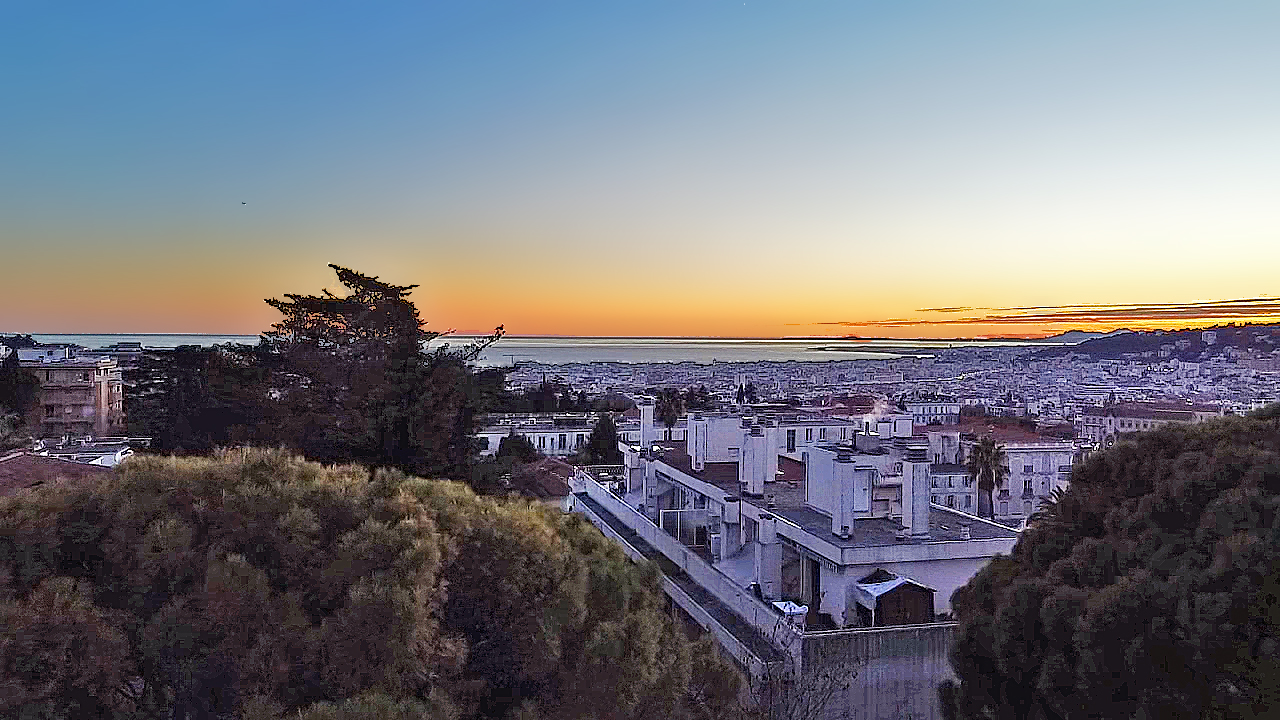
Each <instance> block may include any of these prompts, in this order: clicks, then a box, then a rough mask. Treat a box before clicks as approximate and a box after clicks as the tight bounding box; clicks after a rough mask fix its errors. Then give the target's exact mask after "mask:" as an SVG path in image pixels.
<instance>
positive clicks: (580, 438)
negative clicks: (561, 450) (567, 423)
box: [574, 433, 587, 447]
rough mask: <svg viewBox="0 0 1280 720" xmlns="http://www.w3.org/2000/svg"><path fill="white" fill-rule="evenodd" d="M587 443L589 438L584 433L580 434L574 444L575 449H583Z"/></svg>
mask: <svg viewBox="0 0 1280 720" xmlns="http://www.w3.org/2000/svg"><path fill="white" fill-rule="evenodd" d="M586 441H587V436H586V435H585V434H583V433H578V437H577V439H576V441H575V443H574V447H582V444H583V443H585V442H586Z"/></svg>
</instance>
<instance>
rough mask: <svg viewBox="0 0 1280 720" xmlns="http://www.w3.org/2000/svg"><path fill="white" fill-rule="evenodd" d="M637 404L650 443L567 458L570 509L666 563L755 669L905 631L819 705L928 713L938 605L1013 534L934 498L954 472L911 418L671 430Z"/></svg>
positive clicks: (681, 595) (936, 670)
mask: <svg viewBox="0 0 1280 720" xmlns="http://www.w3.org/2000/svg"><path fill="white" fill-rule="evenodd" d="M643 407H644V405H643V404H641V408H642V409H643ZM648 417H649V416H648V415H647V414H645V413H643V411H642V415H641V424H642V427H641V436H642V438H644V439H645V440H646V442H643V443H641V444H636V445H630V444H621V445H620V449H621V450H622V451H623V455H624V458H625V460H624V466H623V467H620V468H579V469H578V471H577V472H576V473H575V481H574V486H573V488H572V490H573V493H574V494H573V496H571V498H570V501H571V503H572V505H573V507H574V509H575V510H577V511H579V512H582V513H583V514H584V515H586V516H587V517H588V518H589V519H591V521H592V522H593V523H595V524H596V525H597V526H599V527H600V528H601V529H602V530H603V531H604V532H605V534H606V535H609V536H611V537H614V538H616V539H618V540H619V541H620V542H622V543H623V545H624V547H626V548H628V552H629V553H631V554H632V555H633V557H637V558H640V557H643V558H647V559H650V560H654V561H657V562H661V563H666V564H667V565H674V566H675V567H677V568H678V569H679V571H678V572H676V571H675V570H671V571H668V572H667V577H666V579H665V580H664V585H665V587H666V588H667V591H668V594H669V595H670V596H671V597H672V600H673V601H674V602H675V603H676V604H677V605H678V606H680V607H681V608H683V609H684V610H685V611H686V612H687V613H688V614H689V615H690V617H692V618H693V619H694V620H695V621H697V622H699V623H700V624H702V625H703V626H704V627H706V628H707V629H708V630H709V631H711V632H712V633H713V634H715V635H716V637H717V638H718V639H719V640H720V641H721V644H722V645H723V646H724V647H725V649H726V650H727V651H728V652H729V654H730V655H732V656H733V657H735V658H737V659H738V660H739V662H740V663H742V665H743V667H745V668H747V669H748V670H749V671H751V672H752V673H755V672H757V671H759V669H760V668H762V667H766V666H769V665H770V664H771V663H776V662H780V661H786V662H790V663H792V664H794V665H798V666H800V667H799V668H798V671H799V672H800V673H801V674H802V675H803V673H805V672H811V671H812V672H816V671H817V670H818V669H820V668H821V667H822V666H823V663H824V662H826V660H825V659H824V658H827V657H828V655H825V654H824V653H826V652H827V650H822V651H820V652H819V651H818V648H827V649H830V648H832V647H840V648H864V647H865V648H871V647H872V645H868V643H872V644H873V645H874V647H875V648H883V647H887V646H886V645H883V643H885V642H890V638H912V639H911V640H909V641H908V640H905V639H904V640H902V641H903V642H909V643H915V644H914V645H909V646H910V647H915V648H917V650H913V651H912V652H913V653H914V654H913V655H911V656H910V657H908V658H905V659H904V658H902V657H889V656H880V655H877V656H876V657H868V658H866V662H867V663H868V667H872V666H874V667H876V668H880V670H877V671H876V672H871V671H870V670H868V669H867V668H864V670H863V671H862V672H860V674H859V678H863V679H856V680H855V682H854V683H853V684H852V685H851V686H850V688H849V689H848V690H847V691H845V692H843V694H841V695H840V697H838V698H836V699H835V701H834V702H833V705H832V706H831V707H830V708H828V711H827V716H828V717H842V716H848V717H852V716H854V715H856V716H858V717H897V716H901V713H902V712H903V711H904V708H905V710H906V711H909V712H913V713H915V714H918V715H921V716H933V715H936V714H937V712H938V709H937V705H936V695H937V692H936V684H937V682H939V681H941V680H942V679H944V677H945V676H947V674H948V673H949V672H950V670H949V668H948V666H947V663H946V657H945V655H946V648H947V646H948V644H949V637H950V633H951V632H952V627H953V625H952V624H951V623H949V622H946V621H945V620H940V618H945V617H947V615H946V614H947V613H949V611H950V609H951V604H950V600H951V594H952V593H953V592H954V591H955V590H956V589H958V588H959V587H961V586H962V585H964V584H965V583H966V582H968V581H969V579H970V578H972V577H973V575H974V574H975V573H976V572H977V571H978V570H979V569H980V568H981V567H982V566H983V565H985V564H986V563H987V562H988V561H989V560H990V559H991V558H992V557H994V556H995V555H997V554H1008V553H1009V552H1010V551H1011V550H1012V549H1013V546H1014V544H1015V543H1016V542H1017V539H1018V531H1016V530H1014V529H1012V528H1010V527H1007V526H1005V525H1002V524H999V523H995V522H992V521H989V520H984V519H982V518H979V517H977V516H976V515H974V514H972V513H966V512H964V511H963V510H960V509H956V508H951V507H947V506H946V505H945V504H935V503H932V502H931V497H932V495H933V494H934V493H933V490H934V488H933V484H934V482H935V477H943V478H947V477H951V476H950V475H947V474H946V473H943V474H941V475H938V476H935V474H934V472H933V469H934V466H935V465H937V463H933V462H931V458H930V457H929V454H928V453H929V448H928V441H927V439H925V438H922V437H918V436H915V435H913V432H912V426H911V422H910V418H906V420H907V422H905V423H901V422H895V421H894V420H893V419H888V420H884V421H883V422H881V421H879V420H876V419H871V418H868V419H866V420H864V421H862V422H854V421H850V420H843V421H836V420H831V419H822V420H817V419H815V420H804V419H800V418H785V417H765V416H759V415H756V416H752V415H715V416H710V415H708V416H700V415H691V416H690V417H689V418H688V422H687V432H686V437H685V440H684V441H671V442H668V441H658V440H657V439H656V438H654V437H653V436H654V430H652V429H651V428H649V426H648V423H649V420H648V419H647V418H648ZM809 430H812V431H813V432H812V434H810V433H809V432H808V431H809ZM793 433H794V434H793ZM806 443H807V444H806ZM957 494H958V493H957ZM859 633H861V634H859ZM866 633H882V634H880V635H867V634H866ZM883 633H888V634H883ZM922 648H928V649H927V650H926V649H922ZM849 651H850V652H866V653H871V654H873V655H874V654H876V653H879V652H881V650H872V649H862V650H849ZM864 673H865V674H864ZM877 673H881V674H877ZM883 673H890V674H901V676H902V680H903V681H904V682H901V683H898V682H886V678H887V677H888V676H887V675H885V674H883ZM895 677H896V675H895ZM868 703H870V705H868Z"/></svg>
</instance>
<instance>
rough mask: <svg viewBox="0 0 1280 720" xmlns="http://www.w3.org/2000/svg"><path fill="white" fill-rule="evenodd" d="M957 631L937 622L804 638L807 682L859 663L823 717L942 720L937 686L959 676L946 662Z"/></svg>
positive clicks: (846, 631)
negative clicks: (824, 672) (844, 665)
mask: <svg viewBox="0 0 1280 720" xmlns="http://www.w3.org/2000/svg"><path fill="white" fill-rule="evenodd" d="M955 627H956V626H955V623H934V624H931V625H912V626H904V627H892V628H872V629H866V630H842V631H837V632H830V633H811V634H808V635H806V636H805V638H804V645H803V649H802V658H803V660H802V662H803V665H802V667H803V675H804V677H805V678H808V679H811V678H814V677H816V676H818V675H820V674H821V672H822V670H823V669H824V668H831V667H837V666H839V665H840V664H841V663H845V662H847V661H848V660H849V659H850V658H856V659H857V677H855V678H854V679H853V681H852V682H851V683H850V684H849V687H848V689H847V690H844V691H840V692H837V693H836V695H835V696H834V697H832V698H831V700H830V702H829V703H828V704H827V706H826V712H825V713H824V715H823V717H825V718H829V719H830V720H866V719H873V718H874V719H879V718H884V719H885V720H889V719H893V720H900V719H906V718H913V719H915V720H920V719H921V718H926V719H932V718H941V717H942V712H941V708H940V706H939V702H938V685H939V684H940V683H941V682H942V681H943V680H948V679H954V678H955V675H954V674H953V673H952V672H951V664H950V662H949V661H948V660H947V654H948V652H949V651H950V648H951V642H952V637H953V635H954V633H955ZM807 682H813V681H812V680H808V681H807ZM801 685H802V687H803V685H804V682H802V683H801Z"/></svg>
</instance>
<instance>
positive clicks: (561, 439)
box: [560, 433, 569, 450]
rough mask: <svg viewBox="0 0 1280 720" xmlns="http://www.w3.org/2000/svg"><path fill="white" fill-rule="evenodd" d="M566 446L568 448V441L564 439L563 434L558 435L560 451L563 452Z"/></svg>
mask: <svg viewBox="0 0 1280 720" xmlns="http://www.w3.org/2000/svg"><path fill="white" fill-rule="evenodd" d="M568 446H569V439H568V438H567V437H565V434H564V433H560V449H561V450H564V449H565V448H567V447H568Z"/></svg>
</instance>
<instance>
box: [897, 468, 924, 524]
mask: <svg viewBox="0 0 1280 720" xmlns="http://www.w3.org/2000/svg"><path fill="white" fill-rule="evenodd" d="M902 524H903V525H904V526H905V527H906V528H907V530H908V532H910V534H911V537H912V538H917V539H922V538H928V537H929V463H927V462H920V461H918V460H907V461H905V462H903V463H902Z"/></svg>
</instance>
